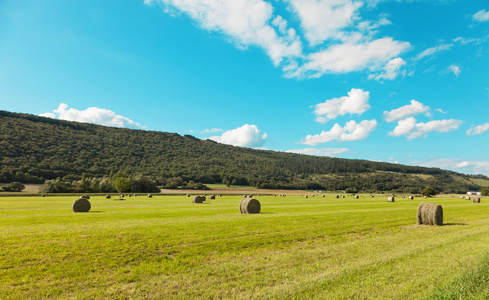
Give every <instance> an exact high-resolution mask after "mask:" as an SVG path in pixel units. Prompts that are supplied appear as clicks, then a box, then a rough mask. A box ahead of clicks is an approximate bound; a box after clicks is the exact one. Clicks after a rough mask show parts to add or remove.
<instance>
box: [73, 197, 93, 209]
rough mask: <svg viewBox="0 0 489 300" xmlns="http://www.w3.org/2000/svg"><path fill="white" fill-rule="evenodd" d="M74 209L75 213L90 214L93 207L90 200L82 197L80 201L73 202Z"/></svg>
mask: <svg viewBox="0 0 489 300" xmlns="http://www.w3.org/2000/svg"><path fill="white" fill-rule="evenodd" d="M72 208H73V211H74V212H88V211H89V210H90V208H92V206H91V205H90V201H88V199H86V198H82V197H80V199H78V200H76V201H75V202H73V206H72Z"/></svg>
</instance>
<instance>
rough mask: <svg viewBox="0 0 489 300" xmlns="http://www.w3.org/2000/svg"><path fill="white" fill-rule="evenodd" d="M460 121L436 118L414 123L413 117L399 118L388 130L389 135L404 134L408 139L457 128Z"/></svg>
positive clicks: (460, 123)
mask: <svg viewBox="0 0 489 300" xmlns="http://www.w3.org/2000/svg"><path fill="white" fill-rule="evenodd" d="M460 125H462V121H460V120H455V119H449V120H436V121H430V122H427V123H422V122H421V123H416V119H415V118H413V117H410V118H407V119H404V120H400V121H399V122H398V123H397V126H396V127H395V128H394V130H393V131H391V132H389V133H388V134H389V135H390V136H401V135H404V136H406V137H407V138H408V140H411V139H414V138H418V137H422V136H426V135H427V134H428V133H429V132H432V131H436V132H451V131H454V130H457V129H458V128H459V127H460Z"/></svg>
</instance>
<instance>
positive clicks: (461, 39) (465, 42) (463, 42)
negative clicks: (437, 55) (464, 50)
mask: <svg viewBox="0 0 489 300" xmlns="http://www.w3.org/2000/svg"><path fill="white" fill-rule="evenodd" d="M453 41H454V42H459V43H460V44H461V45H469V44H475V45H477V44H480V43H481V42H482V41H483V39H475V38H468V39H466V38H464V37H461V36H459V37H457V38H455V39H453Z"/></svg>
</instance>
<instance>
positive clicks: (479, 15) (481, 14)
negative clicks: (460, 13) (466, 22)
mask: <svg viewBox="0 0 489 300" xmlns="http://www.w3.org/2000/svg"><path fill="white" fill-rule="evenodd" d="M472 18H473V19H474V20H476V21H479V22H485V21H489V11H486V10H485V9H481V10H479V11H478V12H476V13H475V14H474V15H473V16H472Z"/></svg>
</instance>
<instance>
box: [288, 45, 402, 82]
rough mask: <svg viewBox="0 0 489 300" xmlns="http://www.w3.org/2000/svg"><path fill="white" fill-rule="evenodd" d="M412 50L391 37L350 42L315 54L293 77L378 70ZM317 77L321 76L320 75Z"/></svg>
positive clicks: (309, 57)
mask: <svg viewBox="0 0 489 300" xmlns="http://www.w3.org/2000/svg"><path fill="white" fill-rule="evenodd" d="M409 47H410V44H409V43H407V42H398V41H394V40H393V39H392V38H390V37H386V38H381V39H378V40H373V41H369V42H363V43H353V42H347V43H343V44H336V45H333V46H331V47H329V48H327V49H325V50H322V51H319V52H316V53H312V54H310V55H309V56H308V57H307V62H306V63H305V64H304V66H303V67H302V68H299V69H298V71H297V73H295V74H292V77H301V76H304V75H305V74H308V73H311V72H312V74H313V76H314V75H316V74H318V73H319V74H320V75H322V74H326V73H347V72H352V71H361V70H364V69H367V68H369V69H371V70H377V69H379V68H381V67H382V65H384V64H385V63H386V62H387V61H388V60H389V59H391V58H392V57H395V56H397V55H399V54H400V53H402V52H404V51H405V50H407V49H408V48H409ZM316 77H317V75H316Z"/></svg>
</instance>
